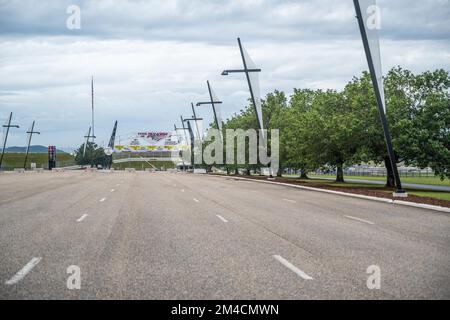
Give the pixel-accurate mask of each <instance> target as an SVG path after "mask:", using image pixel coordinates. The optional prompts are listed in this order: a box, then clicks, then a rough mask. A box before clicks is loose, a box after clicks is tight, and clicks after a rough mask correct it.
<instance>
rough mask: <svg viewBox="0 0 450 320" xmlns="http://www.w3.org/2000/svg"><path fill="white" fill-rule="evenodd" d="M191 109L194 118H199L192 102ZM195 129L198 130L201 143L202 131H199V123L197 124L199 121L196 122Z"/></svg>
mask: <svg viewBox="0 0 450 320" xmlns="http://www.w3.org/2000/svg"><path fill="white" fill-rule="evenodd" d="M191 108H192V116H193V117H194V118H197V115H196V114H195V108H194V103H192V102H191ZM195 128H196V129H197V136H198V139H199V140H200V141H202V136H201V135H200V130H199V129H198V122H197V121H195Z"/></svg>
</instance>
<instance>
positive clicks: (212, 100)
mask: <svg viewBox="0 0 450 320" xmlns="http://www.w3.org/2000/svg"><path fill="white" fill-rule="evenodd" d="M206 84H207V86H208V94H209V101H205V102H197V103H196V106H201V105H204V104H210V105H211V106H212V109H213V114H214V122H215V124H216V127H217V129H218V130H219V131H220V132H221V134H222V116H221V114H220V112H218V110H217V108H216V105H218V104H222V101H218V100H216V99H215V97H214V96H213V93H212V89H211V85H210V83H209V80H208V81H206Z"/></svg>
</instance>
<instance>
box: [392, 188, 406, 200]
mask: <svg viewBox="0 0 450 320" xmlns="http://www.w3.org/2000/svg"><path fill="white" fill-rule="evenodd" d="M392 195H393V196H394V198H407V197H408V193H407V192H406V191H405V190H396V191H394V193H393V194H392Z"/></svg>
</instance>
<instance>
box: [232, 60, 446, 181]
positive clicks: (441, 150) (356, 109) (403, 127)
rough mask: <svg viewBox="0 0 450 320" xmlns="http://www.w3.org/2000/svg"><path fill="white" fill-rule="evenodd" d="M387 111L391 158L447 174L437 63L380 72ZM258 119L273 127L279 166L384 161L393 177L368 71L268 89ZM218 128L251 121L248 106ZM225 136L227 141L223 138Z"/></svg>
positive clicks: (441, 75) (250, 125) (304, 169)
mask: <svg viewBox="0 0 450 320" xmlns="http://www.w3.org/2000/svg"><path fill="white" fill-rule="evenodd" d="M384 87H385V99H386V109H387V111H386V115H387V119H388V124H389V129H390V132H391V136H392V141H393V146H394V150H395V154H396V161H397V163H403V164H405V165H412V166H417V167H420V168H425V167H431V168H432V169H433V170H434V172H435V174H436V175H439V176H440V177H441V179H444V178H446V177H447V178H450V75H449V73H448V72H447V71H445V70H442V69H439V70H435V71H426V72H423V73H420V74H414V73H412V72H411V71H408V70H406V69H402V68H401V67H395V68H393V69H391V70H390V71H389V72H388V73H387V75H386V77H385V78H384ZM262 111H263V120H264V126H265V128H267V129H268V130H269V131H270V129H279V134H280V170H279V172H278V175H281V173H282V172H283V169H285V168H291V169H296V170H299V171H300V173H301V177H303V178H306V177H307V176H306V174H307V173H308V172H311V171H314V170H317V169H323V168H333V169H335V170H336V181H339V182H340V181H343V168H344V167H345V166H350V165H354V164H359V163H368V162H373V163H375V164H382V163H384V165H385V167H386V170H387V181H386V184H387V186H394V177H393V172H392V168H391V165H390V162H389V158H388V155H387V151H386V143H385V139H384V135H383V130H382V127H381V122H380V117H379V113H378V108H377V104H376V99H375V94H374V90H373V86H372V81H371V78H370V75H369V74H368V73H367V72H363V73H362V74H361V75H360V76H359V77H354V78H353V79H352V80H351V81H350V82H348V83H347V85H346V86H345V87H344V89H343V90H341V91H337V90H312V89H294V92H293V94H292V95H291V96H290V97H287V96H286V94H285V93H284V92H282V91H278V90H275V91H274V92H271V93H268V94H267V95H266V97H265V98H264V99H263V101H262ZM223 129H224V130H225V129H244V130H246V129H258V125H257V121H256V116H255V112H254V108H253V106H252V105H251V102H250V103H249V105H247V106H246V107H245V108H243V109H242V110H241V111H240V112H238V113H235V114H234V115H233V116H232V117H230V118H229V119H227V120H226V121H225V122H224V125H223ZM225 143H226V141H225ZM238 169H246V170H247V172H248V173H249V172H250V170H258V169H259V168H258V166H257V165H237V164H235V165H228V166H227V171H233V170H234V171H236V172H237V170H238Z"/></svg>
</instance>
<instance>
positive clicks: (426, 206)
mask: <svg viewBox="0 0 450 320" xmlns="http://www.w3.org/2000/svg"><path fill="white" fill-rule="evenodd" d="M211 176H213V177H220V178H228V179H234V180H244V181H251V182H259V183H268V184H275V185H279V186H285V187H291V188H297V189H303V190H310V191H319V192H323V193H331V194H336V195H340V196H346V197H352V198H360V199H366V200H372V201H378V202H384V203H390V204H396V205H402V206H408V207H416V208H421V209H428V210H434V211H440V212H447V213H450V208H446V207H441V206H433V205H431V204H422V203H416V202H409V201H403V200H392V199H388V198H378V197H372V196H365V195H362V194H354V193H347V192H342V191H333V190H327V189H320V188H313V187H305V186H299V185H295V184H290V183H284V182H273V181H265V180H256V179H248V178H241V177H228V176H221V175H211Z"/></svg>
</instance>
